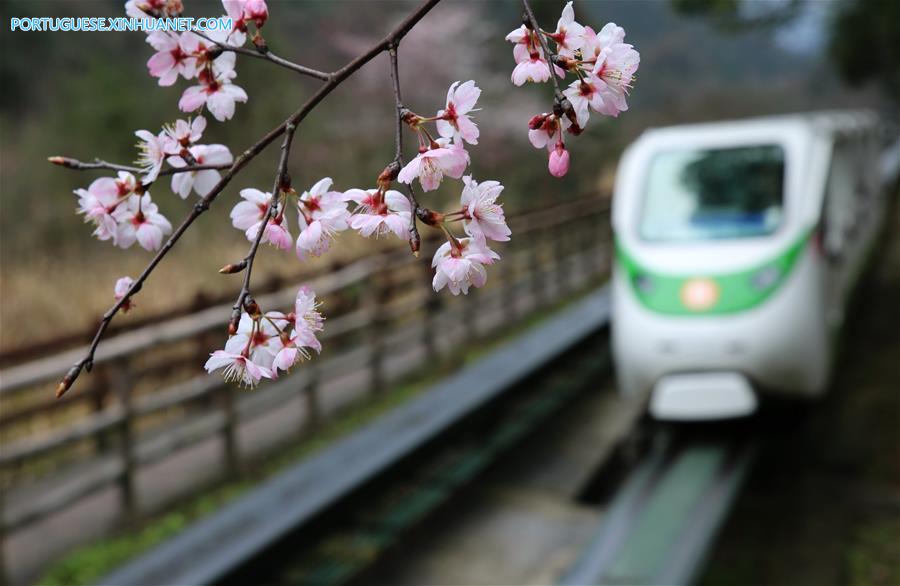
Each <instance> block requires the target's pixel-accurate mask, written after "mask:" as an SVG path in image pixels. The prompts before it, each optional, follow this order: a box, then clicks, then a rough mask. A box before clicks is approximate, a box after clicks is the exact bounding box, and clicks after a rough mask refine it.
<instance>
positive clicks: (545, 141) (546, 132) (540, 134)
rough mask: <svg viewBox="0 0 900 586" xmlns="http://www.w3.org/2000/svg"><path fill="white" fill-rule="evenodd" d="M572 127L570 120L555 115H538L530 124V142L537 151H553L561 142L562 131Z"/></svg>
mask: <svg viewBox="0 0 900 586" xmlns="http://www.w3.org/2000/svg"><path fill="white" fill-rule="evenodd" d="M570 125H571V123H570V122H569V119H568V118H566V117H565V116H563V117H562V118H557V117H556V115H555V114H547V113H544V114H538V115H537V116H534V117H532V118H531V120H529V122H528V140H529V141H530V142H531V144H532V146H534V148H536V149H542V148H545V147H546V148H547V150H552V149H553V148H554V147H555V146H556V143H557V142H558V141H559V139H560V136H561V132H562V130H565V129H566V128H568V127H569V126H570Z"/></svg>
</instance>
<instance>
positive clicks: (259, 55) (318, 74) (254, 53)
mask: <svg viewBox="0 0 900 586" xmlns="http://www.w3.org/2000/svg"><path fill="white" fill-rule="evenodd" d="M194 33H195V34H196V35H198V36H200V37H203V38H204V39H206V40H207V41H209V42H210V43H215V44H216V46H218V47H219V48H220V49H222V50H223V51H231V52H232V53H239V54H241V55H246V56H247V57H253V58H254V59H263V60H265V61H270V62H272V63H274V64H275V65H279V66H281V67H284V68H285V69H290V70H291V71H294V72H296V73H299V74H301V75H307V76H309V77H314V78H316V79H320V80H322V81H330V80H331V76H332V75H333V74H331V73H327V72H325V71H319V70H318V69H313V68H311V67H306V66H304V65H300V64H299V63H294V62H293V61H289V60H287V59H285V58H283V57H279V56H278V55H275V54H274V53H272V52H271V51H269V47H268V46H267V45H264V44H263V45H257V44H256V42H255V41H254V46H255V47H256V49H255V50H254V49H248V48H246V47H236V46H234V45H229V44H227V43H221V42H219V41H216V40H214V39H211V38H210V37H208V36H206V35H204V34H203V33H201V32H197V31H194Z"/></svg>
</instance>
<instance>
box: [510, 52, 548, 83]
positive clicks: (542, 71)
mask: <svg viewBox="0 0 900 586" xmlns="http://www.w3.org/2000/svg"><path fill="white" fill-rule="evenodd" d="M548 79H550V67H549V66H548V65H547V62H546V61H544V59H543V57H541V54H540V53H539V52H538V51H532V52H531V54H530V55H529V57H528V59H526V60H525V61H521V62H520V63H518V64H517V65H516V68H515V69H513V72H512V82H513V84H515V85H517V86H520V85H523V84H524V83H525V82H526V81H531V82H538V83H540V82H544V81H547V80H548Z"/></svg>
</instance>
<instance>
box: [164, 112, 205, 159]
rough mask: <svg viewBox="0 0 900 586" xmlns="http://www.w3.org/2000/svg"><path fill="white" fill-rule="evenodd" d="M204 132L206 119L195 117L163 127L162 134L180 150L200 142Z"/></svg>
mask: <svg viewBox="0 0 900 586" xmlns="http://www.w3.org/2000/svg"><path fill="white" fill-rule="evenodd" d="M204 130H206V118H204V117H203V116H197V117H196V118H194V119H193V120H190V119H188V120H176V121H175V124H170V125H167V126H163V132H165V133H166V134H167V135H168V136H169V138H170V139H171V140H172V142H173V143H174V144H175V145H177V146H180V147H182V148H187V147H189V146H191V145H192V144H195V143H196V142H197V141H198V140H200V139H201V138H202V137H203V131H204ZM173 154H178V153H173Z"/></svg>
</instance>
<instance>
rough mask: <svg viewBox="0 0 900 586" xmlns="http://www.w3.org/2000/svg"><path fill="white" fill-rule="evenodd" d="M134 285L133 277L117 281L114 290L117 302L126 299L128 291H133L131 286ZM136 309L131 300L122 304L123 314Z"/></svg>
mask: <svg viewBox="0 0 900 586" xmlns="http://www.w3.org/2000/svg"><path fill="white" fill-rule="evenodd" d="M133 284H134V279H132V278H131V277H121V278H119V280H117V281H116V286H115V288H114V289H113V292H114V294H115V298H116V301H121V300H122V299H124V298H125V295H127V294H128V290H129V289H131V286H132V285H133ZM133 308H134V303H133V302H132V301H131V298H130V297H129V298H128V299H126V300H125V302H124V303H123V304H122V308H121V309H122V313H128V311H129V310H131V309H133Z"/></svg>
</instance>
